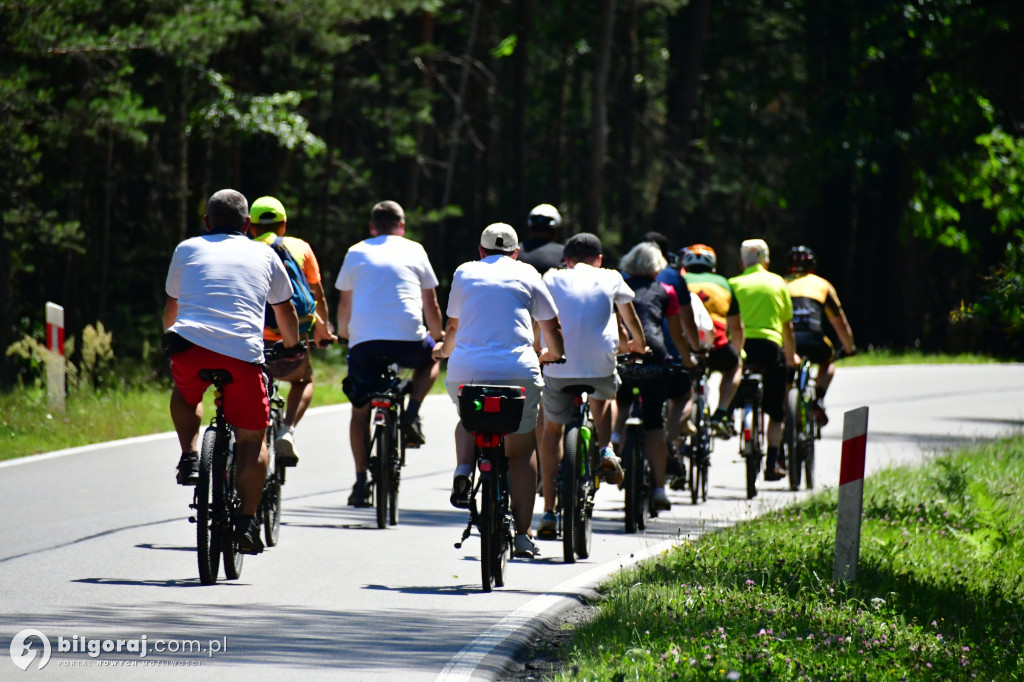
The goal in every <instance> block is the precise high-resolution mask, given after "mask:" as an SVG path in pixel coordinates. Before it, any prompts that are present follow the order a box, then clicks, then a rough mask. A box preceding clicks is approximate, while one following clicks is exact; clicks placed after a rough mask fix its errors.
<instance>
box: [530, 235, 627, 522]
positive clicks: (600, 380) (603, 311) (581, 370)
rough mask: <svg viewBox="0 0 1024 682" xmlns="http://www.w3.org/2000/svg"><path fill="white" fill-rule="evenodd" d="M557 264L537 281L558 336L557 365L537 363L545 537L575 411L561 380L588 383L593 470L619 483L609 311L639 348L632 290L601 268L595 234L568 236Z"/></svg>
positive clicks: (614, 329)
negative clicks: (597, 448) (597, 452)
mask: <svg viewBox="0 0 1024 682" xmlns="http://www.w3.org/2000/svg"><path fill="white" fill-rule="evenodd" d="M562 257H563V258H564V259H565V266H566V267H565V269H564V270H548V272H547V273H546V274H545V275H544V283H545V284H546V285H547V287H548V291H550V292H551V296H552V298H554V300H555V305H556V306H558V319H559V323H560V324H561V327H562V335H563V338H564V339H565V364H562V365H545V366H544V394H543V398H542V401H543V407H544V415H545V417H544V427H543V429H544V430H543V433H542V435H541V441H540V443H539V447H538V451H539V454H540V462H541V484H542V488H543V493H544V516H543V517H541V520H540V523H539V524H538V525H537V537H539V538H541V539H542V540H553V539H555V537H556V534H557V528H558V519H557V518H555V511H554V510H555V478H556V477H557V475H558V464H559V462H560V461H561V459H562V433H563V431H564V430H565V425H566V424H568V423H569V421H570V420H571V419H572V417H573V414H574V413H575V406H574V397H575V396H574V394H571V393H565V392H563V389H564V388H565V387H567V386H574V385H581V384H582V385H588V386H591V387H592V388H593V389H594V390H593V391H592V392H591V393H590V395H589V400H590V413H591V414H592V415H593V417H594V424H595V426H596V427H597V438H598V442H599V443H600V444H601V446H602V448H601V473H602V476H603V478H604V479H605V480H606V481H608V482H610V483H619V482H621V481H622V476H623V474H622V465H621V464H620V463H619V458H618V457H617V456H616V455H615V450H614V449H613V448H612V424H614V423H615V412H616V403H615V393H616V391H618V388H619V383H620V382H619V376H618V374H617V373H616V371H615V352H616V351H617V350H618V348H619V326H618V321H617V319H616V316H615V312H616V310H618V313H619V315H620V316H621V317H622V321H623V322H624V323H625V325H626V328H627V329H628V330H629V332H630V334H631V336H632V338H631V339H630V340H629V351H630V352H632V353H643V352H644V349H645V348H646V346H647V342H646V340H645V339H644V330H643V326H642V325H641V324H640V319H639V318H638V317H637V315H636V310H635V309H634V308H633V290H632V289H630V288H629V286H627V285H626V282H625V281H623V279H622V275H621V274H620V273H619V271H618V270H608V269H604V268H602V267H601V263H602V260H603V256H602V251H601V240H600V239H598V238H597V236H596V235H593V234H591V233H589V232H581V233H579V234H576V235H573V236H572V237H570V238H569V241H567V242H566V243H565V248H564V249H563V252H562Z"/></svg>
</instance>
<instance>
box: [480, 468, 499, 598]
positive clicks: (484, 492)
mask: <svg viewBox="0 0 1024 682" xmlns="http://www.w3.org/2000/svg"><path fill="white" fill-rule="evenodd" d="M494 484H495V477H494V475H493V472H492V473H491V474H487V475H485V476H484V477H483V480H481V482H480V500H481V504H480V581H481V582H482V583H483V588H484V592H490V591H491V589H492V588H493V587H494V584H495V570H494V569H495V564H496V562H495V542H494V541H495V539H496V537H497V534H496V529H497V526H498V522H497V519H496V518H495V517H496V516H497V513H498V500H497V494H498V493H497V490H496V489H495V485H494Z"/></svg>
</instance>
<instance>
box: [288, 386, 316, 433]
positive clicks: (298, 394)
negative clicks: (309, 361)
mask: <svg viewBox="0 0 1024 682" xmlns="http://www.w3.org/2000/svg"><path fill="white" fill-rule="evenodd" d="M311 402H313V380H312V379H310V380H309V381H293V382H291V388H290V389H289V391H288V404H287V406H286V407H285V412H284V423H285V424H288V425H290V426H293V427H294V426H298V424H299V420H300V419H302V415H304V414H305V413H306V408H308V407H309V404H310V403H311Z"/></svg>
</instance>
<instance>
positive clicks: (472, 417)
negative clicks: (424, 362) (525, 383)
mask: <svg viewBox="0 0 1024 682" xmlns="http://www.w3.org/2000/svg"><path fill="white" fill-rule="evenodd" d="M525 403H526V389H525V388H523V387H521V386H488V385H481V384H464V385H462V386H460V387H459V416H460V419H461V420H462V426H463V428H465V429H466V430H467V431H468V432H470V433H471V434H473V438H474V461H475V464H476V467H475V470H476V471H478V472H479V477H478V479H477V481H476V482H475V483H473V482H471V483H470V490H471V493H470V501H469V523H468V524H467V525H466V529H465V530H464V531H463V532H462V539H461V540H460V541H459V542H457V543H455V548H456V549H459V548H461V547H462V543H463V542H465V541H466V539H467V538H468V537H469V536H470V533H472V530H473V526H476V528H477V530H478V532H479V533H480V578H481V582H482V583H483V591H484V592H490V591H491V590H492V588H494V587H504V585H505V573H506V569H507V568H508V560H509V558H510V557H511V554H512V550H513V540H514V537H515V536H514V525H513V520H512V506H511V498H510V497H509V481H508V459H507V458H506V456H505V435H506V434H509V433H514V432H515V431H516V430H517V429H518V428H519V422H520V421H521V420H522V417H523V407H524V405H525ZM478 500H479V503H480V504H479V508H478V505H477V502H478Z"/></svg>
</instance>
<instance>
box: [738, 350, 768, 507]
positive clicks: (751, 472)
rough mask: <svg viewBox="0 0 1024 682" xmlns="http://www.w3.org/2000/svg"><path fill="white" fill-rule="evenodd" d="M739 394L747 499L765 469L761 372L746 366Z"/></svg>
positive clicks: (754, 491)
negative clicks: (762, 465)
mask: <svg viewBox="0 0 1024 682" xmlns="http://www.w3.org/2000/svg"><path fill="white" fill-rule="evenodd" d="M737 395H738V396H741V400H742V402H741V412H740V438H739V441H740V456H742V457H743V459H744V460H745V461H746V473H747V499H751V498H753V497H754V496H755V495H757V475H758V473H760V471H761V458H762V457H763V456H764V453H765V442H764V438H765V429H764V426H765V425H764V421H765V419H764V411H763V410H762V409H761V400H762V398H763V397H764V378H763V375H762V374H761V373H760V372H754V371H748V370H747V369H744V370H743V379H742V380H741V381H740V387H739V390H738V391H737Z"/></svg>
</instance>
